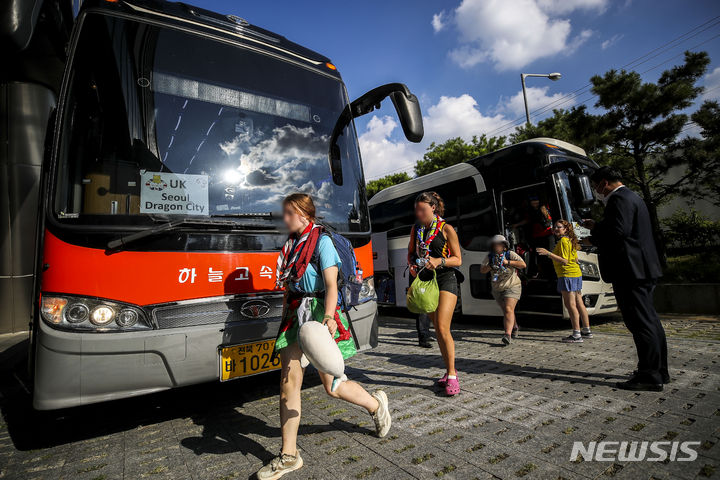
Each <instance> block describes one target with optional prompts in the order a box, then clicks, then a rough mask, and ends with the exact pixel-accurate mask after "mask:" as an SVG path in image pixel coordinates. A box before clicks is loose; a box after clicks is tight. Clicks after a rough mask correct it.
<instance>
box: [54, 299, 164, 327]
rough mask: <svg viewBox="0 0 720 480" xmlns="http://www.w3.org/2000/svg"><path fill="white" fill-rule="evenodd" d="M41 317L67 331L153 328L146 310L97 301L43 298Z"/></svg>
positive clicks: (117, 303)
mask: <svg viewBox="0 0 720 480" xmlns="http://www.w3.org/2000/svg"><path fill="white" fill-rule="evenodd" d="M41 313H42V317H43V319H44V320H45V322H47V323H48V324H50V325H52V326H53V327H56V328H60V329H63V330H77V331H84V332H125V331H137V330H149V329H151V328H152V324H151V323H150V321H149V319H148V316H147V315H146V314H145V312H144V311H143V309H142V308H140V307H138V306H135V305H128V304H125V303H119V302H109V301H105V300H102V299H97V298H87V297H75V296H69V295H68V296H57V297H56V296H50V295H47V296H46V295H43V297H42V310H41Z"/></svg>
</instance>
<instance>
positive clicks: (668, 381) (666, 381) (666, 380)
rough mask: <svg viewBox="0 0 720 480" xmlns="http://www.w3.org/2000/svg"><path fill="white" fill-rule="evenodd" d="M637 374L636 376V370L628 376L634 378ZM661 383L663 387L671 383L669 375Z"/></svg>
mask: <svg viewBox="0 0 720 480" xmlns="http://www.w3.org/2000/svg"><path fill="white" fill-rule="evenodd" d="M637 374H638V371H637V370H633V371H632V373H631V374H630V376H631V377H634V376H635V375H637ZM662 381H663V385H667V384H668V383H672V379H671V378H670V375H668V376H667V377H663V379H662Z"/></svg>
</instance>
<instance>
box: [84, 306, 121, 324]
mask: <svg viewBox="0 0 720 480" xmlns="http://www.w3.org/2000/svg"><path fill="white" fill-rule="evenodd" d="M113 318H115V310H113V309H112V308H111V307H108V306H107V305H100V306H98V307H95V308H94V309H93V311H92V314H91V315H90V321H91V322H92V323H94V324H95V325H97V326H99V327H102V326H105V325H107V324H108V323H110V322H112V321H113Z"/></svg>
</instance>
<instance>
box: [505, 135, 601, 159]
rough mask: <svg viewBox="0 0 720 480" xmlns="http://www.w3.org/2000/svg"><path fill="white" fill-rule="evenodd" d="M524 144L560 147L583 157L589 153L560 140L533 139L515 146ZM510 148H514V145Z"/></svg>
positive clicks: (547, 138)
mask: <svg viewBox="0 0 720 480" xmlns="http://www.w3.org/2000/svg"><path fill="white" fill-rule="evenodd" d="M523 143H544V144H545V146H547V147H550V148H553V147H559V148H562V149H564V150H567V151H568V152H572V153H576V154H578V155H582V156H583V157H587V153H585V150H583V149H582V148H580V147H578V146H577V145H573V144H572V143H568V142H564V141H562V140H558V139H557V138H550V137H537V138H531V139H530V140H524V141H522V142H519V143H516V144H515V145H520V144H523ZM510 146H511V147H512V146H513V145H510Z"/></svg>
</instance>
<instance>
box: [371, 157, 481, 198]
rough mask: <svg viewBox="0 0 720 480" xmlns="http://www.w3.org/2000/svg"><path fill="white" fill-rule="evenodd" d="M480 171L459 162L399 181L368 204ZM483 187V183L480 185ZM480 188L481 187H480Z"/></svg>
mask: <svg viewBox="0 0 720 480" xmlns="http://www.w3.org/2000/svg"><path fill="white" fill-rule="evenodd" d="M478 173H480V172H479V171H478V169H477V168H475V167H473V166H472V165H470V164H469V163H458V164H455V165H452V166H450V167H446V168H443V169H442V170H438V171H436V172H432V173H428V174H427V175H423V176H422V177H418V178H413V179H412V180H408V181H407V182H403V183H398V184H397V185H393V186H392V187H388V188H386V189H384V190H380V191H379V192H378V193H377V194H375V196H374V197H372V198H371V199H370V200H369V201H368V206H373V205H377V204H378V203H382V202H386V201H388V200H392V199H394V198H399V197H404V196H405V195H409V194H411V193H415V192H424V191H426V190H430V189H432V188H433V187H435V186H436V185H441V184H444V183H448V182H452V181H453V180H459V179H461V178H466V177H471V176H473V175H477V174H478ZM476 181H479V182H482V179H481V178H480V177H478V178H477V179H476ZM478 187H483V189H484V184H483V185H478ZM479 189H480V188H479Z"/></svg>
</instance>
